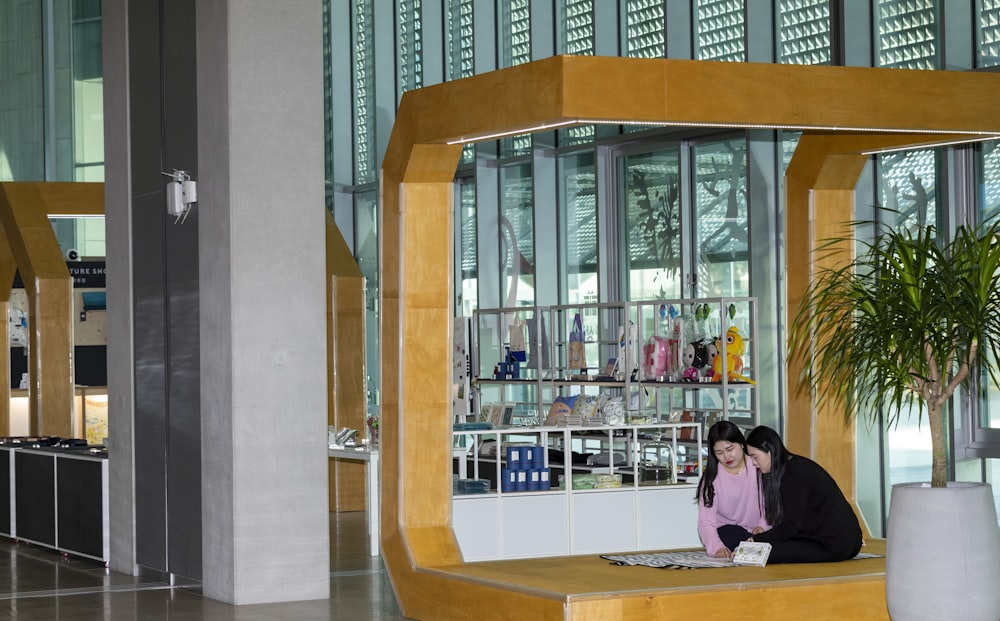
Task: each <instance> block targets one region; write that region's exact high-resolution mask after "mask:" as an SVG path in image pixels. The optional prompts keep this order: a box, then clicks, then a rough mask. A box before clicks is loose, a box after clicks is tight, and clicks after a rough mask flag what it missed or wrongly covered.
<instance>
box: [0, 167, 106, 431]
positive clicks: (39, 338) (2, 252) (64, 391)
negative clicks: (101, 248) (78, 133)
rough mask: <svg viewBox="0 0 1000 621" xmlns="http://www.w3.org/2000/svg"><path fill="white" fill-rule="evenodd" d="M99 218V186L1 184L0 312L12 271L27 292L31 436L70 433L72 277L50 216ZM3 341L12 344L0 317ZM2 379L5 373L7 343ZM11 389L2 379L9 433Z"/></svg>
mask: <svg viewBox="0 0 1000 621" xmlns="http://www.w3.org/2000/svg"><path fill="white" fill-rule="evenodd" d="M55 215H60V216H97V215H104V184H103V183H72V182H28V181H16V182H15V181H12V182H3V183H0V227H2V231H3V235H2V239H3V240H4V242H6V243H0V283H4V282H6V283H7V284H6V285H2V284H0V316H2V317H7V316H8V314H9V313H10V285H11V284H12V283H13V281H14V273H15V271H16V270H20V271H21V279H22V280H23V281H24V288H25V290H26V292H27V294H28V315H29V317H28V328H29V334H28V352H29V353H28V378H29V384H28V412H29V420H30V430H31V433H32V434H44V435H52V436H59V437H63V438H67V437H72V436H73V419H72V413H73V396H74V394H75V390H74V382H73V280H72V278H71V277H70V275H69V270H68V269H67V268H66V259H65V257H63V254H62V251H61V250H60V248H59V242H58V240H57V239H56V236H55V232H54V231H53V230H52V224H51V223H50V222H49V216H55ZM0 323H2V324H3V326H2V327H0V342H2V343H8V342H9V341H10V335H9V327H8V322H7V320H6V319H5V320H4V321H2V322H0ZM3 352H4V353H2V354H0V378H7V377H9V376H10V355H9V353H8V352H9V348H8V346H7V345H4V346H3ZM9 425H10V386H8V382H7V381H6V380H4V381H0V429H3V430H9Z"/></svg>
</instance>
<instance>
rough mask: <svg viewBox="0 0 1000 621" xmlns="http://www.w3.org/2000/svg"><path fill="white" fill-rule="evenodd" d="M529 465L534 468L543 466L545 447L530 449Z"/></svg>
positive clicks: (538, 445)
mask: <svg viewBox="0 0 1000 621" xmlns="http://www.w3.org/2000/svg"><path fill="white" fill-rule="evenodd" d="M531 463H532V464H534V467H535V468H541V467H543V466H545V447H544V446H542V445H541V444H536V445H535V446H533V447H531Z"/></svg>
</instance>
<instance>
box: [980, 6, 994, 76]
mask: <svg viewBox="0 0 1000 621" xmlns="http://www.w3.org/2000/svg"><path fill="white" fill-rule="evenodd" d="M982 3H983V8H982V9H981V10H980V12H979V36H978V37H977V40H978V41H979V63H978V66H980V67H996V66H998V65H1000V0H982Z"/></svg>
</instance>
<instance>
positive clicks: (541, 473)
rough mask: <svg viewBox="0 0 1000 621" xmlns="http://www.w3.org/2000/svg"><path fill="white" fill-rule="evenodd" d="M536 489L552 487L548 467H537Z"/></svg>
mask: <svg viewBox="0 0 1000 621" xmlns="http://www.w3.org/2000/svg"><path fill="white" fill-rule="evenodd" d="M538 489H540V490H548V489H552V479H551V476H550V471H549V469H548V468H539V469H538Z"/></svg>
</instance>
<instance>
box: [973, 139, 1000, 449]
mask: <svg viewBox="0 0 1000 621" xmlns="http://www.w3.org/2000/svg"><path fill="white" fill-rule="evenodd" d="M977 155H978V159H979V166H978V168H979V180H980V183H979V191H980V194H979V196H978V197H977V203H978V205H977V210H978V214H977V215H978V221H979V222H993V221H996V220H997V219H1000V142H998V141H995V140H991V141H988V142H983V143H981V144H980V145H979V148H978V149H977ZM996 364H997V363H996V361H993V365H996ZM979 385H980V393H981V394H980V400H979V404H980V407H979V420H978V424H977V426H978V427H981V428H987V429H990V428H992V429H1000V389H998V388H997V387H996V386H995V385H994V384H993V382H992V381H990V378H989V373H988V372H987V371H986V370H985V369H984V370H983V371H982V372H981V374H980V382H979ZM990 461H993V462H994V463H995V464H1000V460H997V459H994V460H990Z"/></svg>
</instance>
